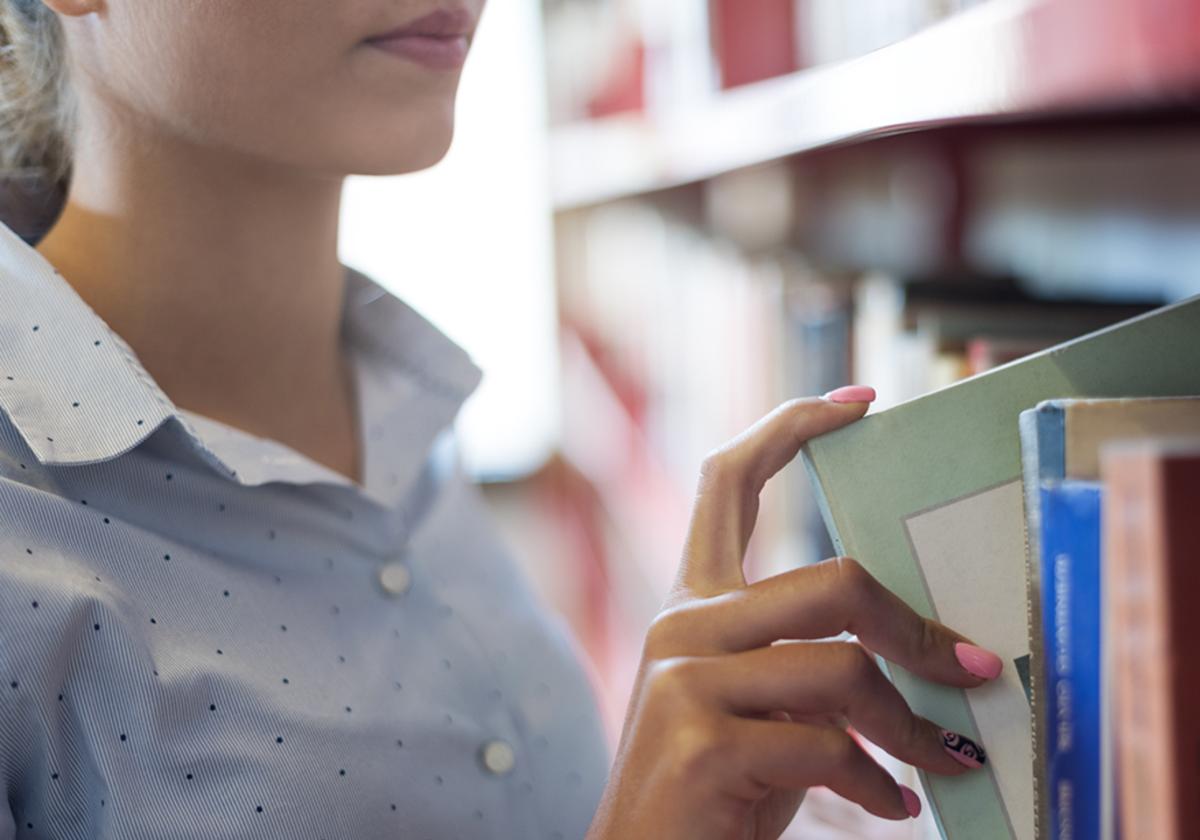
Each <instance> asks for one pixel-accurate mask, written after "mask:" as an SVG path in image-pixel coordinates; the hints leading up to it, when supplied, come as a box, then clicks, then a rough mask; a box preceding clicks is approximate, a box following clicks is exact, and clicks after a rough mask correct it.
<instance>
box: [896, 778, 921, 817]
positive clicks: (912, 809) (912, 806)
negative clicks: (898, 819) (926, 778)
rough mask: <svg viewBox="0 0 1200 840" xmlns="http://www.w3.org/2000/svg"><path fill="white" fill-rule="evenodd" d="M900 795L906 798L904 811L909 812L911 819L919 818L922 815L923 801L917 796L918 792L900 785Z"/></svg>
mask: <svg viewBox="0 0 1200 840" xmlns="http://www.w3.org/2000/svg"><path fill="white" fill-rule="evenodd" d="M900 795H901V796H903V797H904V810H906V811H908V815H909V816H910V817H914V818H915V817H917V816H918V815H919V814H920V813H921V799H920V797H918V796H917V793H916V791H914V790H913V789H912V788H910V787H906V786H905V785H900Z"/></svg>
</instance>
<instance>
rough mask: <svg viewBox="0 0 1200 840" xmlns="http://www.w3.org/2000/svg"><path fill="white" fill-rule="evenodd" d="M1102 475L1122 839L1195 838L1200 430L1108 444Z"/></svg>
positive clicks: (1199, 776) (1198, 812) (1199, 798)
mask: <svg viewBox="0 0 1200 840" xmlns="http://www.w3.org/2000/svg"><path fill="white" fill-rule="evenodd" d="M1197 432H1198V434H1200V430H1197ZM1101 475H1102V477H1103V479H1104V484H1105V491H1104V492H1105V502H1104V516H1103V518H1104V525H1103V527H1104V584H1103V585H1104V590H1105V594H1104V599H1105V607H1106V612H1107V614H1108V615H1107V617H1106V618H1107V620H1108V622H1109V624H1108V625H1107V629H1106V635H1107V637H1108V639H1110V640H1111V642H1108V641H1106V642H1105V644H1106V645H1110V650H1111V659H1110V664H1111V668H1112V674H1111V676H1112V679H1111V681H1110V685H1112V686H1113V690H1114V695H1115V697H1114V701H1113V703H1114V709H1113V717H1112V719H1113V723H1114V725H1115V729H1114V731H1113V746H1114V758H1115V767H1116V778H1117V785H1118V792H1117V803H1118V810H1119V812H1120V823H1121V836H1122V837H1126V838H1139V840H1140V838H1154V840H1183V838H1194V837H1196V836H1197V830H1198V829H1197V827H1198V826H1200V608H1198V607H1197V604H1196V600H1197V595H1198V594H1200V438H1198V439H1196V440H1191V441H1175V442H1168V441H1153V440H1150V441H1143V442H1137V443H1132V442H1125V443H1118V444H1114V445H1112V446H1109V447H1105V448H1104V450H1103V455H1102V461H1101Z"/></svg>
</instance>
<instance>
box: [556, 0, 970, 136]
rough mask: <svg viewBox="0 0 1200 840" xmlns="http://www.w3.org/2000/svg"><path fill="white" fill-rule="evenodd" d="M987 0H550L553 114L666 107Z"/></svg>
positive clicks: (878, 42)
mask: <svg viewBox="0 0 1200 840" xmlns="http://www.w3.org/2000/svg"><path fill="white" fill-rule="evenodd" d="M984 2H986V0H865V1H864V0H859V2H853V3H848V2H845V0H709V1H708V2H705V0H683V1H682V2H674V3H664V2H661V0H546V2H545V3H544V6H545V20H546V31H547V55H546V60H547V68H546V70H547V72H546V79H547V83H548V89H549V103H550V116H551V122H552V123H561V122H568V121H573V120H580V119H587V118H594V117H602V116H607V115H610V114H615V113H623V112H639V111H647V112H656V113H657V112H662V111H666V110H670V109H672V108H677V107H681V106H682V107H686V106H688V105H693V104H695V103H696V102H698V101H703V100H704V98H705V97H708V96H711V95H712V94H713V93H714V92H716V91H719V90H722V89H728V88H732V87H737V86H739V85H743V84H749V83H752V82H756V81H761V80H763V79H768V78H772V77H776V76H783V75H786V74H788V73H792V72H795V71H797V70H801V69H804V68H809V67H816V66H819V65H823V64H829V63H832V62H837V61H842V60H846V59H850V58H855V57H857V56H860V55H864V54H866V53H868V52H871V51H872V50H875V49H878V48H880V47H884V46H887V45H889V44H892V43H895V42H897V41H900V40H902V39H904V38H906V37H908V36H910V35H912V34H914V33H916V32H919V31H921V30H922V29H925V28H926V27H928V26H930V25H932V24H935V23H937V22H938V21H940V20H943V19H945V18H948V17H950V16H951V15H953V14H956V13H958V12H961V11H962V10H964V9H966V8H967V7H970V6H979V5H982V4H983V3H984Z"/></svg>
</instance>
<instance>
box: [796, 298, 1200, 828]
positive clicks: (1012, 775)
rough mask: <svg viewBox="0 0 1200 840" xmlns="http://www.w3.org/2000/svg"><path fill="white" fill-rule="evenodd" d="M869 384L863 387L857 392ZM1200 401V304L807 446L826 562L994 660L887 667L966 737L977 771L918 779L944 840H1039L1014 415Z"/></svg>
mask: <svg viewBox="0 0 1200 840" xmlns="http://www.w3.org/2000/svg"><path fill="white" fill-rule="evenodd" d="M868 384H869V383H868ZM1196 393H1200V297H1195V298H1190V299H1188V300H1186V301H1182V302H1180V303H1176V304H1173V305H1171V306H1167V307H1163V308H1161V309H1157V310H1155V311H1153V312H1151V313H1148V314H1146V315H1142V316H1139V317H1137V318H1133V319H1131V320H1129V321H1125V322H1122V323H1120V324H1117V325H1115V326H1112V327H1108V328H1106V329H1103V330H1100V331H1099V332H1095V333H1092V334H1090V335H1087V336H1084V337H1082V338H1078V339H1075V340H1073V341H1070V342H1067V343H1065V344H1062V345H1059V346H1057V347H1053V348H1050V349H1049V350H1045V351H1043V352H1041V353H1038V354H1035V355H1033V356H1030V357H1027V358H1025V359H1021V360H1018V361H1016V362H1012V363H1010V364H1008V365H1005V366H1003V367H999V368H996V369H995V370H991V371H988V372H987V373H983V374H980V375H979V376H975V377H972V378H970V379H966V380H963V381H962V382H958V383H955V384H954V385H951V386H949V387H947V388H943V389H941V390H939V391H935V392H933V393H931V394H928V395H926V396H923V397H920V398H917V399H914V400H910V401H908V402H906V403H902V404H901V405H898V406H896V407H894V408H891V409H888V410H887V411H882V412H880V413H878V414H874V415H868V416H867V417H865V418H863V419H862V420H860V421H858V422H856V423H854V424H852V425H850V426H847V427H845V428H843V429H839V430H837V431H835V432H831V433H830V434H827V435H822V436H821V437H818V438H814V439H813V440H811V441H809V443H808V444H806V445H805V447H804V449H803V451H802V457H803V461H804V464H805V467H806V469H807V470H808V473H809V476H810V478H811V479H812V483H813V487H814V493H815V495H816V497H817V501H818V504H819V506H820V508H821V512H822V516H823V518H824V520H825V524H826V525H827V527H828V528H829V531H830V535H831V537H832V539H833V543H834V546H835V549H836V551H837V552H838V553H839V554H841V555H844V556H850V557H854V558H856V559H857V560H859V562H861V563H862V564H863V565H864V566H865V567H866V568H867V569H869V570H870V571H871V572H872V574H874V575H875V576H876V577H877V578H878V579H879V580H880V581H881V582H882V583H883V584H884V585H885V586H887V587H888V588H890V589H891V590H892V591H893V592H895V593H896V594H897V595H899V596H900V597H901V598H903V599H904V600H905V601H906V602H907V603H908V604H910V605H911V606H912V607H913V608H914V609H916V610H917V611H918V612H920V613H922V614H923V615H926V616H931V617H934V618H936V619H937V620H939V621H941V622H943V623H944V624H947V625H949V626H950V627H952V628H954V629H955V630H957V631H959V632H961V633H963V634H965V635H967V636H969V637H971V638H972V639H974V640H975V641H976V642H977V643H979V644H981V645H983V646H985V647H987V648H989V649H991V650H994V651H995V652H996V653H998V654H1000V656H1001V657H1002V658H1003V659H1004V661H1005V668H1004V671H1003V673H1002V674H1001V675H1000V677H999V678H997V679H996V680H995V681H993V682H992V683H989V684H988V685H986V686H982V687H980V688H977V689H972V690H971V691H962V690H959V689H954V688H949V687H946V686H940V685H936V684H933V683H930V682H926V681H924V680H921V679H919V678H917V677H915V676H914V675H912V674H910V673H908V672H907V671H905V670H904V669H902V668H900V667H898V666H891V665H886V664H885V667H886V668H887V670H888V673H889V676H890V677H891V678H892V680H893V682H894V683H895V684H896V686H897V688H899V690H900V692H901V694H903V695H904V697H905V698H906V699H907V700H908V702H909V704H910V705H911V706H912V708H913V709H914V710H915V711H916V712H917V713H918V714H921V715H924V716H925V717H927V718H929V719H931V720H933V721H935V722H937V723H939V724H941V725H942V726H945V727H947V728H949V729H955V730H958V731H960V732H963V733H965V734H967V735H969V736H970V737H972V738H976V739H978V740H979V742H980V743H982V744H983V746H984V748H985V749H986V750H987V754H988V763H987V765H986V766H985V769H984V770H982V771H980V772H977V773H968V774H964V775H961V776H955V777H946V776H940V775H937V774H927V773H924V772H922V774H921V780H922V783H923V785H924V788H925V794H926V798H927V800H928V802H929V805H930V807H931V808H932V810H933V813H934V815H935V817H936V819H937V823H938V826H939V828H940V830H941V832H942V836H943V837H945V838H947V840H1035V838H1038V837H1039V834H1038V826H1037V817H1036V811H1037V808H1036V806H1035V794H1034V764H1035V763H1034V757H1033V743H1032V720H1033V712H1032V707H1033V705H1034V704H1039V703H1040V702H1041V698H1038V697H1031V696H1030V693H1029V692H1030V686H1029V665H1030V621H1031V618H1034V617H1036V612H1033V613H1031V611H1030V609H1031V605H1030V602H1029V598H1028V590H1027V584H1028V581H1027V579H1026V568H1025V566H1026V534H1025V510H1024V500H1023V485H1022V480H1021V476H1022V473H1021V441H1020V434H1019V432H1018V417H1019V415H1020V413H1021V412H1022V411H1024V410H1025V409H1028V408H1032V407H1033V406H1036V405H1037V404H1038V403H1039V402H1041V401H1042V400H1047V399H1058V398H1069V397H1156V396H1183V395H1189V394H1196Z"/></svg>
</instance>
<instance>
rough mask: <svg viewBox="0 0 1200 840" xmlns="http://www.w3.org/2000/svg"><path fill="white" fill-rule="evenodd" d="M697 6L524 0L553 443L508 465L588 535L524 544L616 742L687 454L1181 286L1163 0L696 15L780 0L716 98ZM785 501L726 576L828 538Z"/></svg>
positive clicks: (1188, 183) (680, 526) (671, 558)
mask: <svg viewBox="0 0 1200 840" xmlns="http://www.w3.org/2000/svg"><path fill="white" fill-rule="evenodd" d="M720 3H721V0H692V1H691V2H680V3H674V4H664V3H661V0H543V12H544V19H545V24H546V30H545V31H546V56H547V70H546V72H547V79H548V86H549V88H550V90H549V91H548V102H549V103H550V107H549V108H548V111H549V114H550V120H549V124H548V126H547V129H546V138H547V143H548V157H547V162H546V168H547V171H548V177H549V185H550V194H551V209H550V212H551V214H552V218H553V231H554V236H553V243H554V251H555V253H554V258H555V271H554V274H555V290H556V297H557V307H558V324H559V333H560V349H559V362H560V367H561V370H562V387H561V389H560V391H561V400H562V404H561V410H562V423H561V427H562V433H561V439H560V440H559V443H558V450H559V455H558V458H557V459H556V460H555V462H554V463H553V465H552V467H551V468H550V469H549V470H546V471H543V473H542V474H540V475H539V476H536V477H534V478H533V479H531V480H530V482H529V483H530V484H531V485H532V486H534V487H536V488H537V489H536V490H535V491H534V492H535V493H536V494H537V495H539V496H542V497H545V496H551V497H553V499H554V501H553V505H552V507H553V511H552V512H551V511H549V510H548V508H547V510H546V511H544V513H545V515H546V516H547V517H550V518H553V519H554V521H555V522H556V523H557V525H556V526H555V527H559V528H561V527H562V523H564V522H566V523H569V528H570V530H571V532H572V533H574V534H575V535H576V536H575V537H574V539H576V540H577V541H582V542H584V543H586V546H587V550H586V551H582V552H580V556H581V557H583V558H584V560H583V561H582V563H583V565H582V566H580V567H579V568H576V567H575V566H573V565H572V564H571V563H569V562H564V561H563V560H562V558H561V557H555V558H544V559H543V561H542V562H541V563H540V564H539V565H540V566H541V567H542V568H546V569H550V570H551V572H550V574H551V575H552V576H554V575H557V576H558V577H560V578H561V579H562V581H571V580H583V579H586V580H590V581H602V585H598V586H597V587H595V588H593V589H591V590H589V591H583V590H582V589H580V588H579V587H576V588H574V589H572V593H573V594H572V596H571V597H572V599H573V602H572V607H571V609H576V610H577V611H578V617H575V616H569V617H572V620H573V623H574V625H575V627H576V630H577V632H579V634H580V636H581V639H582V640H583V643H584V647H585V648H586V649H587V650H588V652H589V653H590V654H591V656H592V660H593V662H594V663H595V664H596V665H597V669H598V672H599V674H600V680H599V684H600V685H601V686H602V687H603V688H602V690H603V696H602V701H603V703H604V707H605V708H604V710H605V714H606V717H607V719H608V724H609V729H610V734H612V735H614V737H615V735H616V734H617V733H619V727H620V723H621V715H622V713H623V711H624V704H625V699H626V697H627V693H628V688H629V686H630V685H631V683H632V679H633V672H634V668H633V666H634V665H636V661H637V656H638V653H639V646H640V641H641V630H642V629H644V627H645V626H646V625H647V624H648V622H649V621H650V619H651V618H652V617H653V615H654V612H655V611H656V609H657V605H658V604H659V603H660V602H661V598H662V596H663V594H664V593H665V591H666V589H667V587H668V586H669V585H670V581H671V578H672V575H673V572H674V570H675V567H676V563H677V560H678V550H679V547H680V546H681V545H682V544H683V536H684V532H685V529H686V525H687V517H688V513H689V511H690V505H691V501H692V494H693V492H694V488H695V478H696V475H697V470H698V467H699V463H700V461H701V460H702V458H703V456H704V454H705V453H706V452H707V451H708V450H709V449H711V448H713V447H715V446H717V445H719V444H720V443H723V442H724V441H725V440H727V439H729V438H730V437H732V436H733V435H734V434H736V433H738V432H740V431H741V430H742V429H744V428H745V427H746V426H747V425H749V424H750V423H751V422H753V421H754V420H756V419H757V418H758V417H760V416H761V415H762V414H764V413H766V411H768V410H769V409H770V408H772V407H774V406H775V405H776V404H778V403H779V402H781V401H783V400H784V399H787V398H789V397H793V396H799V395H810V394H820V393H824V392H825V391H827V390H829V389H831V388H833V387H836V386H838V385H842V384H846V383H848V382H863V383H864V384H871V385H874V386H875V387H876V388H877V390H878V391H879V393H880V400H879V402H878V404H877V408H886V407H888V406H891V405H895V404H897V403H899V402H903V401H905V400H907V399H910V398H913V397H916V396H919V395H921V394H923V393H926V392H928V391H930V390H933V389H936V388H939V387H941V386H944V385H947V384H950V383H952V382H955V381H958V380H959V379H962V378H964V377H966V376H969V375H972V374H974V373H978V372H981V371H984V370H987V369H990V368H991V367H995V366H997V365H1000V364H1003V363H1005V362H1007V361H1009V360H1011V359H1013V358H1018V357H1020V356H1022V355H1025V354H1028V353H1030V352H1034V351H1036V350H1039V349H1042V348H1044V347H1047V346H1050V345H1052V344H1056V343H1058V342H1060V341H1063V340H1067V339H1070V338H1073V337H1075V336H1077V335H1080V334H1082V333H1084V332H1087V331H1090V330H1092V329H1095V328H1097V327H1100V326H1103V325H1106V324H1109V323H1114V322H1116V321H1118V320H1121V319H1123V318H1125V317H1128V316H1129V315H1131V314H1134V313H1136V312H1140V311H1145V310H1146V309H1148V308H1150V307H1153V306H1156V305H1160V304H1162V303H1166V302H1170V301H1175V300H1179V299H1182V298H1183V297H1185V296H1188V295H1191V294H1196V293H1200V279H1198V278H1197V276H1196V273H1195V272H1194V270H1193V267H1194V266H1195V265H1197V264H1200V246H1197V245H1195V244H1193V240H1195V241H1200V237H1197V236H1195V232H1196V231H1200V198H1197V196H1200V151H1197V150H1200V110H1197V107H1196V106H1197V105H1200V5H1197V4H1196V3H1194V2H1192V0H1157V2H1153V3H1151V2H1145V0H982V2H978V1H977V2H970V3H966V2H962V0H958V2H956V1H955V0H854V2H850V1H849V0H795V2H794V5H792V6H788V4H786V3H780V2H777V1H776V0H770V2H769V3H767V2H765V1H764V2H762V3H749V2H743V3H742V4H740V5H739V4H735V5H734V6H730V5H729V4H725V5H724V6H722V7H721V8H723V10H724V12H723V14H725V15H728V14H729V9H730V8H738V9H740V8H743V7H744V8H745V9H746V10H747V11H746V13H747V14H749V13H751V12H752V11H753V10H755V9H758V10H762V9H766V8H767V7H768V6H769V7H770V8H771V9H773V10H775V12H773V13H780V14H782V13H781V12H779V10H780V9H785V8H786V9H787V10H788V11H787V15H786V19H785V17H781V18H780V21H781V25H784V22H785V20H786V25H788V26H794V27H795V29H796V31H795V32H794V33H793V35H794V37H795V43H796V44H797V48H796V49H795V51H794V53H795V55H794V58H795V64H796V66H794V67H789V68H787V69H785V70H784V71H783V72H781V73H779V74H778V75H776V76H773V77H770V78H764V79H760V80H758V81H753V82H750V83H747V84H738V85H736V86H733V87H729V88H727V89H725V88H722V82H721V80H722V78H724V77H726V76H729V75H730V74H728V73H724V72H721V68H720V66H719V64H720V62H721V61H723V60H727V59H728V57H727V56H723V55H720V54H718V53H719V50H718V49H715V48H714V46H713V45H714V43H716V42H717V38H716V34H717V33H714V31H713V26H715V25H716V24H715V23H714V20H715V19H717V18H720V15H717V14H715V13H714V14H713V15H712V16H711V19H710V15H709V12H710V11H711V10H713V9H716V8H717V6H718V5H719V4H720ZM968 6H969V8H965V7H968ZM668 7H670V9H668ZM885 12H886V13H887V14H885ZM839 16H840V17H839ZM885 18H887V20H884V19H885ZM722 19H724V18H722ZM564 20H566V21H567V22H566V23H564V22H563V21H564ZM879 21H883V24H879V25H878V26H876V29H875V30H872V31H869V32H863V33H855V32H853V31H852V30H854V29H855V27H867V26H870V25H875V24H878V23H879ZM568 24H569V25H568ZM884 24H886V25H884ZM806 27H808V29H806ZM830 33H834V34H836V35H837V38H836V39H834V40H836V43H833V42H832V41H831V42H830V43H825V40H828V39H827V36H829V34H830ZM732 75H733V76H737V77H741V75H744V74H736V73H735V74H732ZM564 470H565V471H566V472H567V473H568V474H569V475H570V476H571V480H570V481H567V482H564V481H563V480H562V476H563V473H564ZM547 487H550V488H551V489H550V490H549V491H547V489H546V488H547ZM493 492H494V493H496V494H504V495H505V496H506V503H507V502H508V501H510V500H511V497H513V496H519V495H520V493H519V488H514V487H508V488H495V489H494V490H493ZM808 494H809V489H808V482H807V479H806V478H805V476H804V475H803V474H802V471H801V470H799V469H798V468H795V469H789V470H785V472H784V474H782V475H781V476H780V477H779V478H777V479H776V480H775V481H773V482H772V484H771V485H769V486H768V488H767V490H766V491H765V492H764V494H763V497H762V500H761V505H760V514H759V522H758V526H757V528H756V532H755V535H754V538H753V540H752V542H751V546H750V551H749V553H748V556H747V575H748V577H749V578H751V579H753V578H759V577H763V576H765V575H768V574H772V573H775V572H778V571H782V570H784V569H786V568H791V567H794V566H796V565H800V564H803V563H806V562H811V561H814V560H818V559H821V558H823V557H826V556H829V555H831V554H832V553H833V552H832V548H831V546H830V545H829V543H828V540H827V537H826V535H825V529H824V525H823V523H822V522H821V520H820V518H819V515H818V514H817V512H816V509H815V505H814V504H813V502H812V500H811V499H810V498H809V495H808ZM564 511H565V512H564ZM530 521H531V520H529V519H523V520H522V522H523V524H524V526H525V528H526V529H527V530H534V527H535V526H533V525H530V524H529V523H530ZM581 535H582V536H581ZM518 539H519V537H518ZM530 550H531V551H532V550H536V549H535V548H534V547H532V546H531V547H530ZM879 758H880V760H881V761H882V762H883V763H884V764H885V765H887V766H889V767H891V768H893V769H895V770H896V772H897V773H898V774H900V776H901V777H902V778H903V773H904V772H905V771H904V770H903V768H899V767H896V766H895V763H894V762H893V763H892V764H889V763H888V759H887V757H886V756H882V755H880V756H879ZM909 781H910V782H912V783H914V784H915V779H910V780H909ZM802 813H804V814H806V816H805V819H806V820H810V821H812V822H810V823H807V824H805V825H804V826H799V825H798V826H797V827H796V830H797V831H798V832H799V831H801V829H802V828H803V829H807V830H808V831H810V832H812V833H818V832H819V831H820V830H822V829H823V832H821V833H820V835H819V836H829V837H847V838H848V837H871V838H896V840H900V838H906V840H914V838H928V837H934V836H936V833H935V829H934V828H933V826H932V822H931V821H929V820H924V821H922V822H921V823H920V824H919V825H916V826H913V827H907V828H906V827H904V826H895V825H885V824H884V823H883V822H882V821H875V820H867V821H863V820H862V817H861V814H859V813H858V809H857V808H856V807H854V806H851V807H850V808H848V809H847V808H845V807H843V805H842V804H840V803H839V802H838V801H837V800H836V798H833V797H826V796H824V795H823V794H822V793H821V792H819V791H814V792H813V794H811V795H810V798H809V801H808V803H807V804H806V806H805V809H804V811H803V812H802ZM839 830H840V831H841V832H842V833H838V831H839ZM796 836H809V835H806V834H803V833H799V834H797V835H796Z"/></svg>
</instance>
